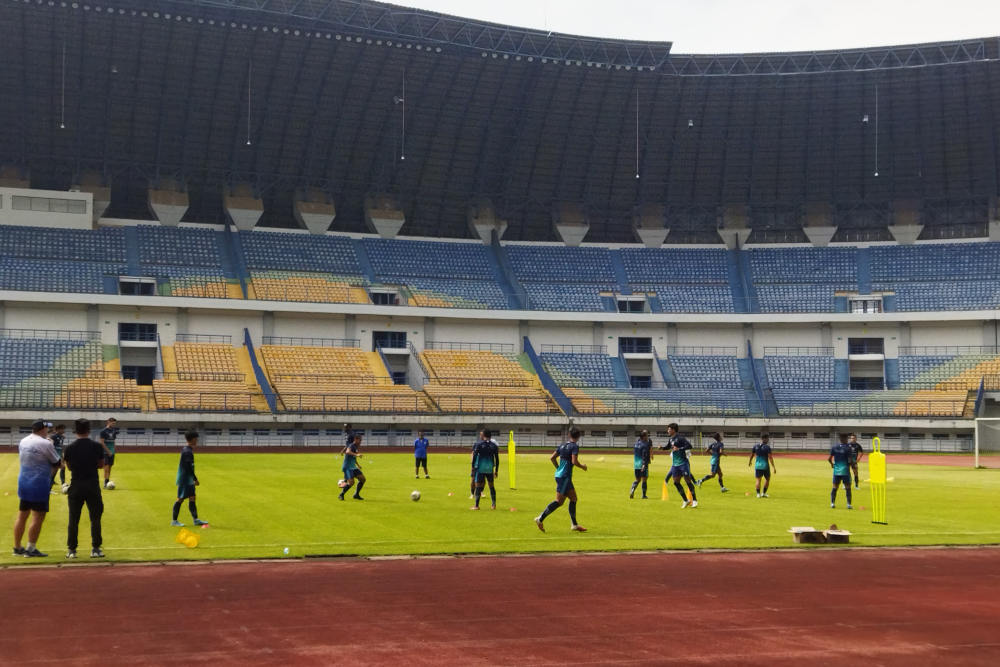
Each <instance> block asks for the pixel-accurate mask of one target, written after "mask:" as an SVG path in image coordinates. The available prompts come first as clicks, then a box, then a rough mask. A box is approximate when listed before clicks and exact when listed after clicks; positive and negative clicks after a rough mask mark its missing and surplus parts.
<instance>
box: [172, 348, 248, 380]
mask: <svg viewBox="0 0 1000 667" xmlns="http://www.w3.org/2000/svg"><path fill="white" fill-rule="evenodd" d="M174 357H175V358H176V361H177V374H178V377H179V378H181V379H183V380H212V379H215V378H217V377H218V376H220V375H228V376H231V377H230V378H229V379H231V380H232V379H238V378H237V376H240V375H242V374H243V372H242V371H241V370H240V362H239V361H238V360H237V358H236V350H235V349H233V346H232V345H230V344H228V343H188V342H177V343H174Z"/></svg>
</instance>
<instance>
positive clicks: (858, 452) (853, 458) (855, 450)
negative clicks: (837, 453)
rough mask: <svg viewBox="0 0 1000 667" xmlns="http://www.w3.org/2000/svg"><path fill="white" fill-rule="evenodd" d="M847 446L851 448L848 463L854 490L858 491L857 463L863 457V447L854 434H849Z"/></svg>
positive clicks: (859, 480)
mask: <svg viewBox="0 0 1000 667" xmlns="http://www.w3.org/2000/svg"><path fill="white" fill-rule="evenodd" d="M847 446H848V447H850V448H851V454H850V457H849V459H848V460H849V461H850V464H851V472H853V473H854V488H855V489H860V488H861V487H860V486H859V483H860V482H861V479H860V476H859V475H858V461H860V460H861V457H862V456H864V452H865V450H864V447H862V446H861V443H859V442H858V436H857V435H855V434H854V433H852V434H851V437H850V439H849V440H848V442H847Z"/></svg>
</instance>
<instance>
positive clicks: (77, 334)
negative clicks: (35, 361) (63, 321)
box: [0, 329, 101, 341]
mask: <svg viewBox="0 0 1000 667" xmlns="http://www.w3.org/2000/svg"><path fill="white" fill-rule="evenodd" d="M0 338H25V339H30V340H85V341H86V340H101V332H100V331H58V330H55V329H0Z"/></svg>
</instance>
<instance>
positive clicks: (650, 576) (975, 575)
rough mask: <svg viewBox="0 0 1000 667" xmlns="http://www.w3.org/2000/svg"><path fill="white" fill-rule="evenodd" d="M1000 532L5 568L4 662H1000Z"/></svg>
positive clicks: (1, 577) (0, 642) (1, 607)
mask: <svg viewBox="0 0 1000 667" xmlns="http://www.w3.org/2000/svg"><path fill="white" fill-rule="evenodd" d="M998 565H1000V549H996V548H953V549H878V550H861V549H858V550H849V549H837V550H834V549H830V548H820V549H802V550H791V551H770V552H739V553H656V554H620V555H559V556H508V557H481V558H475V557H472V558H426V559H405V560H378V561H371V560H341V561H271V562H236V563H218V562H217V563H198V564H166V565H161V564H156V565H143V566H130V565H114V566H103V567H86V566H83V567H80V566H70V567H44V568H25V567H11V568H7V569H5V570H2V571H0V663H3V664H34V663H46V664H49V663H54V664H68V663H79V664H95V665H114V664H122V665H143V664H146V665H172V664H184V665H190V664H206V663H212V664H241V665H300V664H301V665H329V664H395V665H448V664H456V665H457V664H461V665H477V664H509V665H559V664H610V663H614V664H651V665H652V664H670V663H675V664H711V665H719V664H731V665H749V664H761V665H775V664H781V665H805V664H833V663H837V664H839V665H844V664H858V663H863V664H866V665H906V666H907V667H915V666H917V665H930V664H938V665H991V666H994V665H997V664H1000V567H998Z"/></svg>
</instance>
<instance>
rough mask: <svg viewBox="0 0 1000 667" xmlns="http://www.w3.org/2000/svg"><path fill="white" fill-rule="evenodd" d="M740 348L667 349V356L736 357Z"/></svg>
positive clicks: (692, 346) (699, 347)
mask: <svg viewBox="0 0 1000 667" xmlns="http://www.w3.org/2000/svg"><path fill="white" fill-rule="evenodd" d="M737 351H738V348H736V347H728V346H718V345H704V346H700V345H686V346H674V347H668V348H667V355H672V356H677V357H683V356H697V357H735V356H736V353H737Z"/></svg>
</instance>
